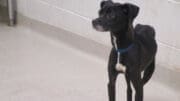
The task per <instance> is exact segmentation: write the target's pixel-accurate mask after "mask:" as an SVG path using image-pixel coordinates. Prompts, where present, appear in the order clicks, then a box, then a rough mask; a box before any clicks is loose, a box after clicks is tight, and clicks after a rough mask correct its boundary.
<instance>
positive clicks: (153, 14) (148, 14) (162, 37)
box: [17, 0, 180, 72]
mask: <svg viewBox="0 0 180 101" xmlns="http://www.w3.org/2000/svg"><path fill="white" fill-rule="evenodd" d="M100 1H102V0H17V2H18V11H19V12H20V13H21V14H23V15H24V16H27V17H30V18H32V19H36V20H39V21H42V22H44V23H47V24H50V25H53V26H56V27H60V28H64V29H67V30H69V31H72V32H74V33H76V34H79V35H81V36H84V37H87V38H90V39H92V40H95V41H97V42H99V43H102V44H105V45H108V46H109V45H110V40H109V34H107V33H98V32H96V31H94V30H93V29H92V26H91V19H93V18H95V17H96V16H97V10H98V9H99V3H100ZM115 1H120V2H126V1H129V2H133V3H135V4H137V5H139V6H140V7H141V11H140V14H139V16H138V17H137V20H136V22H138V23H144V24H151V25H153V26H154V27H155V29H156V32H157V39H158V43H159V51H158V57H157V60H158V63H159V64H161V65H163V66H165V67H167V68H169V69H172V70H176V71H177V70H178V71H179V72H180V38H179V37H180V20H179V18H180V4H176V3H174V2H170V1H172V0H146V1H145V0H115Z"/></svg>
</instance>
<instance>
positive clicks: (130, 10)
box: [123, 3, 139, 21]
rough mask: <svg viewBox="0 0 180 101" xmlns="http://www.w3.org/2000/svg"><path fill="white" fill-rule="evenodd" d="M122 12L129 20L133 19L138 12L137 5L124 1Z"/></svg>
mask: <svg viewBox="0 0 180 101" xmlns="http://www.w3.org/2000/svg"><path fill="white" fill-rule="evenodd" d="M123 12H125V14H127V15H128V17H129V20H131V21H133V20H134V19H135V18H136V16H137V15H138V13H139V7H138V6H136V5H133V4H129V3H126V4H124V5H123Z"/></svg>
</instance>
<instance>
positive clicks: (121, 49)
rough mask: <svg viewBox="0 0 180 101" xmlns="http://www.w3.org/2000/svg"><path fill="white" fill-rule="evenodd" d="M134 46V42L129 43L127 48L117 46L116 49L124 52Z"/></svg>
mask: <svg viewBox="0 0 180 101" xmlns="http://www.w3.org/2000/svg"><path fill="white" fill-rule="evenodd" d="M133 46H134V44H131V45H129V46H128V47H127V48H118V49H117V50H116V51H117V52H119V53H125V52H127V51H128V50H129V49H131V48H132V47H133Z"/></svg>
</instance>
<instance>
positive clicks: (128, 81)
mask: <svg viewBox="0 0 180 101" xmlns="http://www.w3.org/2000/svg"><path fill="white" fill-rule="evenodd" d="M125 77H126V83H127V101H132V88H131V81H130V77H129V75H128V73H126V74H125Z"/></svg>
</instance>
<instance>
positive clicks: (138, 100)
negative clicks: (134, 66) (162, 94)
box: [131, 72, 143, 101]
mask: <svg viewBox="0 0 180 101" xmlns="http://www.w3.org/2000/svg"><path fill="white" fill-rule="evenodd" d="M131 81H132V84H133V86H134V88H135V91H136V94H135V101H143V82H142V80H141V75H140V72H139V73H134V74H133V75H132V78H131Z"/></svg>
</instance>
